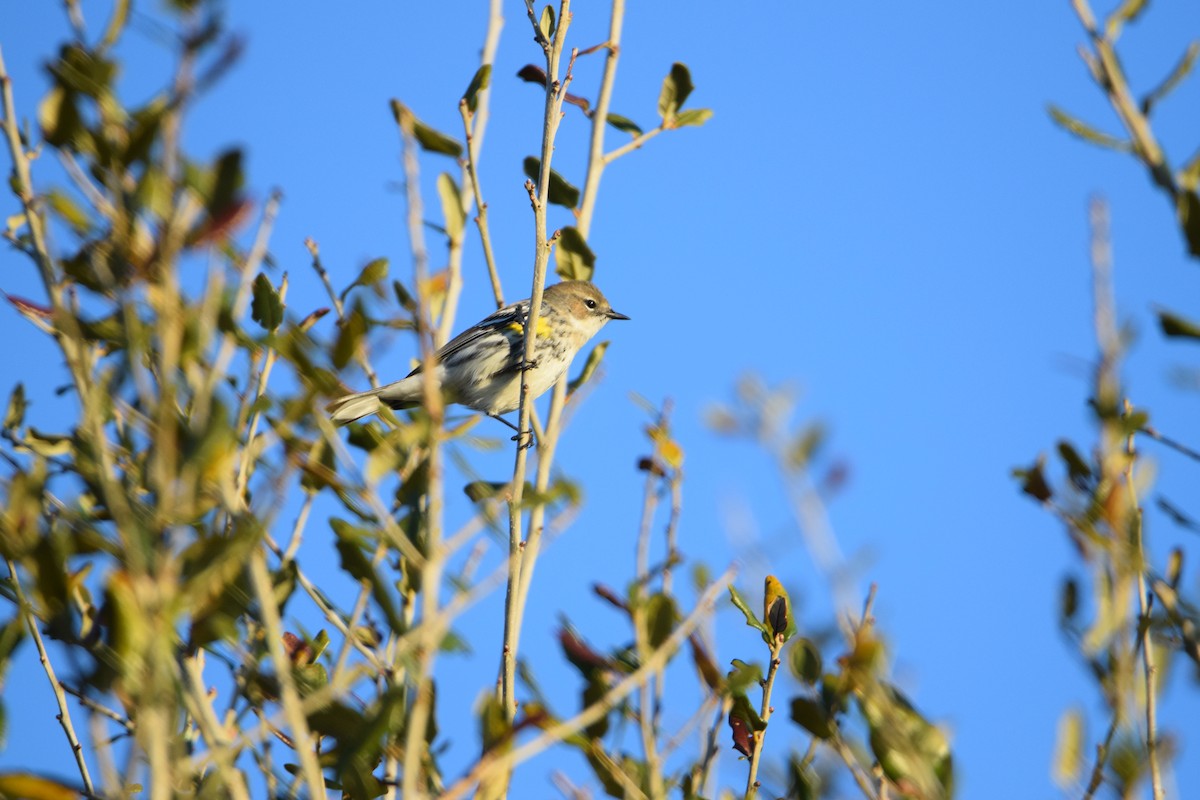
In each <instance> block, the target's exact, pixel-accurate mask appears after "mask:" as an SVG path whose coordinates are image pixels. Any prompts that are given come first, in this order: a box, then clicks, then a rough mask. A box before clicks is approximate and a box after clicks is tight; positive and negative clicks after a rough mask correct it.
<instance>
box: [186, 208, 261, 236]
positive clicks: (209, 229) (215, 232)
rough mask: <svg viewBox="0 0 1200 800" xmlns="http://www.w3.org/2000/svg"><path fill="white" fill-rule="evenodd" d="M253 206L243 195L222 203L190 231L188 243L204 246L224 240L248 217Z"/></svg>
mask: <svg viewBox="0 0 1200 800" xmlns="http://www.w3.org/2000/svg"><path fill="white" fill-rule="evenodd" d="M253 207H254V204H253V203H251V202H250V201H249V200H248V199H246V198H245V197H239V198H236V199H235V200H233V201H232V202H230V203H228V204H226V205H223V206H222V207H221V208H219V209H217V210H216V211H214V212H213V214H212V216H210V217H208V218H207V219H205V220H204V221H203V222H202V223H200V227H198V228H196V229H195V230H193V231H192V232H191V234H190V235H189V236H188V244H189V245H191V246H192V247H204V246H205V245H209V244H218V243H220V242H223V241H225V240H226V239H228V238H229V237H230V236H232V235H233V234H234V233H236V232H237V230H238V229H239V228H241V227H242V225H244V224H245V223H246V221H247V220H248V219H250V212H251V210H252V209H253Z"/></svg>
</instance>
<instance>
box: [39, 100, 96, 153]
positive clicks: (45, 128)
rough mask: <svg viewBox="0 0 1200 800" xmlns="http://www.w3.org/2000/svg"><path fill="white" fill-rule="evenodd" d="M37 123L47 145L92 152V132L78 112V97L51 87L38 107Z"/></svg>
mask: <svg viewBox="0 0 1200 800" xmlns="http://www.w3.org/2000/svg"><path fill="white" fill-rule="evenodd" d="M38 124H39V125H40V126H41V128H42V135H43V136H44V137H45V138H46V141H47V142H48V143H49V144H52V145H54V146H55V147H62V148H65V149H67V150H72V151H75V152H81V153H88V154H92V153H95V150H96V146H95V142H94V141H93V139H92V133H91V131H89V130H88V127H87V124H86V123H85V122H84V119H83V114H82V113H80V111H79V95H78V93H77V92H74V91H71V90H68V89H67V88H65V87H64V86H62V85H55V86H54V87H53V88H51V89H50V91H49V92H47V93H46V96H45V97H43V98H42V102H41V103H39V104H38Z"/></svg>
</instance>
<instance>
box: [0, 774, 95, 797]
mask: <svg viewBox="0 0 1200 800" xmlns="http://www.w3.org/2000/svg"><path fill="white" fill-rule="evenodd" d="M0 797H11V798H20V799H21V800H76V798H78V797H79V789H73V788H71V787H70V786H68V785H66V784H65V783H59V782H58V781H56V780H52V779H50V778H43V777H42V776H40V775H35V774H33V773H32V772H0Z"/></svg>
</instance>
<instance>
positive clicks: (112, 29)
mask: <svg viewBox="0 0 1200 800" xmlns="http://www.w3.org/2000/svg"><path fill="white" fill-rule="evenodd" d="M129 6H130V0H116V2H115V3H113V13H112V16H111V17H109V18H108V25H107V26H106V27H105V28H104V36H103V38H101V40H100V47H99V48H98V49H99V50H100V51H101V52H103V51H105V50H107V49H108V48H110V47H112V46H113V45H114V44H116V43H117V39H119V38H120V37H121V33H122V32H123V31H124V30H125V23H126V22H128V21H129Z"/></svg>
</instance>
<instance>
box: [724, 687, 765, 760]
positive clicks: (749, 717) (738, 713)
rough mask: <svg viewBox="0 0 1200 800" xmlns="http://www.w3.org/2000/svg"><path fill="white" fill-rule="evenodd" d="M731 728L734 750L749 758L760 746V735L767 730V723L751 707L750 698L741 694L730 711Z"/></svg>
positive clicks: (735, 698) (735, 699) (734, 699)
mask: <svg viewBox="0 0 1200 800" xmlns="http://www.w3.org/2000/svg"><path fill="white" fill-rule="evenodd" d="M729 727H730V729H731V730H732V731H733V749H734V750H737V751H738V752H739V753H741V754H742V755H744V756H746V757H747V758H749V757H750V756H752V755H754V750H755V748H756V746H757V745H758V733H759V732H760V731H764V730H766V728H767V723H765V722H763V719H762V717H760V716H759V715H758V712H757V711H755V710H754V706H752V705H750V698H748V697H746V695H744V694H739V695H737V696H736V697H734V698H733V708H731V709H730V710H729Z"/></svg>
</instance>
